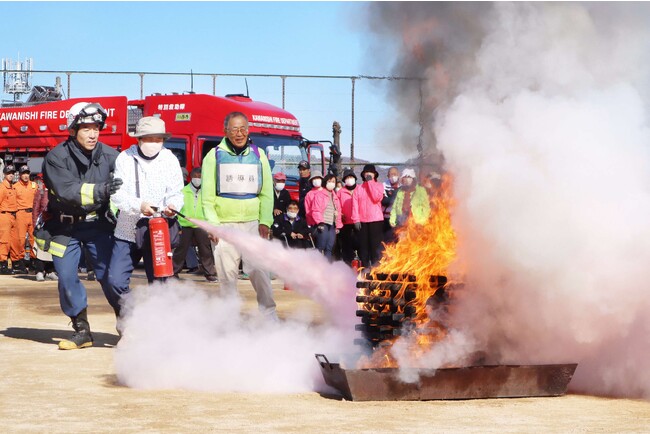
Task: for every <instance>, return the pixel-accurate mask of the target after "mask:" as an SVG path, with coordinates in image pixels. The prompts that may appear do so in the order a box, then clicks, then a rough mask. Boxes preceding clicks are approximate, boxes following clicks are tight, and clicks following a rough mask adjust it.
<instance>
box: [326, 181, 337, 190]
mask: <svg viewBox="0 0 650 434" xmlns="http://www.w3.org/2000/svg"><path fill="white" fill-rule="evenodd" d="M334 187H336V182H328V183H327V185H325V188H326V189H328V190H329V191H332V190H334Z"/></svg>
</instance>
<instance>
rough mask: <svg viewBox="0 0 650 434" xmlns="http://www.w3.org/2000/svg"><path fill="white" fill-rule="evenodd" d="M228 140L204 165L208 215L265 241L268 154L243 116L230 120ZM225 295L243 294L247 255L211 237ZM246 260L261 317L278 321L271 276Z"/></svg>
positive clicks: (269, 206)
mask: <svg viewBox="0 0 650 434" xmlns="http://www.w3.org/2000/svg"><path fill="white" fill-rule="evenodd" d="M224 134H225V137H224V138H223V140H222V141H221V143H219V145H218V146H217V147H216V148H213V149H211V150H210V152H208V154H207V155H206V156H205V158H204V159H203V167H202V170H201V178H202V180H203V186H202V189H203V213H204V215H205V218H206V220H207V221H209V222H210V223H212V224H214V225H218V226H224V227H228V228H232V229H236V230H240V231H243V232H247V233H249V234H256V235H259V236H261V237H262V238H264V239H268V238H269V235H270V227H271V225H272V224H273V180H272V178H271V166H270V165H269V160H268V158H267V156H266V153H264V151H262V150H260V149H259V148H257V147H256V146H255V145H253V144H250V143H249V141H248V118H247V117H246V115H245V114H243V113H241V112H232V113H229V114H228V115H227V116H226V118H225V119H224ZM211 239H212V242H213V250H214V262H215V265H216V267H217V275H218V276H219V284H220V285H221V290H222V291H223V292H225V293H227V294H237V278H238V275H239V263H240V261H241V259H242V255H241V253H240V252H239V251H238V250H237V249H236V248H235V246H233V245H232V244H230V243H227V242H225V241H223V240H218V239H216V238H215V237H214V236H211ZM250 264H251V262H250V261H247V260H246V258H244V264H243V267H244V273H247V274H248V275H249V276H250V281H251V284H252V285H253V288H254V289H255V292H256V293H257V304H258V307H259V309H260V312H262V314H264V315H265V316H267V317H268V318H270V319H277V315H276V312H275V301H274V300H273V289H272V287H271V278H270V276H269V273H268V272H266V271H265V270H263V269H261V268H256V267H254V266H251V265H250Z"/></svg>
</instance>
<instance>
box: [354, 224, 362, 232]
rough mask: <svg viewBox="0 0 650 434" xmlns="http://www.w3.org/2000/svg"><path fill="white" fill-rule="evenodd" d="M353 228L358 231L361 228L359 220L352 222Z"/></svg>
mask: <svg viewBox="0 0 650 434" xmlns="http://www.w3.org/2000/svg"><path fill="white" fill-rule="evenodd" d="M354 230H355V231H357V232H359V231H360V230H361V222H356V223H355V224H354Z"/></svg>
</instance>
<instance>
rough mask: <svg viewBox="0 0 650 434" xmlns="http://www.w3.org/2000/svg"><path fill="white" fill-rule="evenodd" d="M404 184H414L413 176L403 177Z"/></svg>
mask: <svg viewBox="0 0 650 434" xmlns="http://www.w3.org/2000/svg"><path fill="white" fill-rule="evenodd" d="M402 184H403V185H406V186H409V185H411V184H413V178H408V177H405V178H402Z"/></svg>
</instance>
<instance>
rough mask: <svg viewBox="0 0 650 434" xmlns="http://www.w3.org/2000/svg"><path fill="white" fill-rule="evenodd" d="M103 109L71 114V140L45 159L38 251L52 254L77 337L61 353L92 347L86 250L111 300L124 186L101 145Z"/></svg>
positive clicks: (85, 106) (78, 108)
mask: <svg viewBox="0 0 650 434" xmlns="http://www.w3.org/2000/svg"><path fill="white" fill-rule="evenodd" d="M106 117H107V114H106V111H104V109H103V108H102V106H101V105H99V104H91V103H87V102H80V103H77V104H75V105H73V106H72V107H71V108H70V111H69V112H68V118H67V120H68V133H69V137H68V139H67V140H66V141H65V142H63V143H61V144H59V145H57V146H56V147H55V148H54V149H52V150H51V151H50V152H48V154H47V155H46V156H45V160H44V161H43V179H44V181H45V186H46V187H47V191H48V204H47V218H46V221H45V225H44V227H43V229H39V230H38V231H37V232H36V233H35V238H36V243H37V244H38V247H39V249H41V250H42V251H46V252H49V253H50V254H51V255H52V259H53V263H54V269H55V270H56V273H57V275H58V276H59V280H58V288H59V300H60V302H61V309H62V310H63V312H64V313H65V314H66V315H67V316H69V317H70V319H71V320H72V328H73V329H74V333H73V334H72V337H71V338H70V339H69V340H62V341H61V342H59V348H60V349H62V350H71V349H79V348H84V347H89V346H92V344H93V338H92V334H91V332H90V324H89V322H88V314H87V306H88V302H87V297H86V288H85V287H84V285H83V284H82V283H81V281H80V280H79V276H78V275H77V266H78V265H79V258H80V255H82V252H83V248H84V247H85V248H86V249H88V252H89V253H90V258H91V262H92V265H93V268H94V270H95V275H96V277H97V280H98V281H99V283H100V284H101V286H102V290H103V291H104V295H105V296H106V298H107V299H108V300H109V302H110V301H111V291H110V289H109V287H108V284H107V275H108V273H107V272H106V268H107V267H108V263H109V262H110V257H111V249H112V245H113V227H114V225H113V223H112V220H111V219H110V216H109V199H110V195H111V194H112V193H114V192H115V191H117V190H118V189H119V188H120V186H121V185H122V180H121V179H119V178H116V177H113V170H114V168H115V158H116V157H117V154H118V153H117V151H116V150H115V149H113V148H111V147H110V146H108V145H105V144H103V143H101V142H100V141H99V134H100V131H101V130H102V128H104V125H105V122H106Z"/></svg>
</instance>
